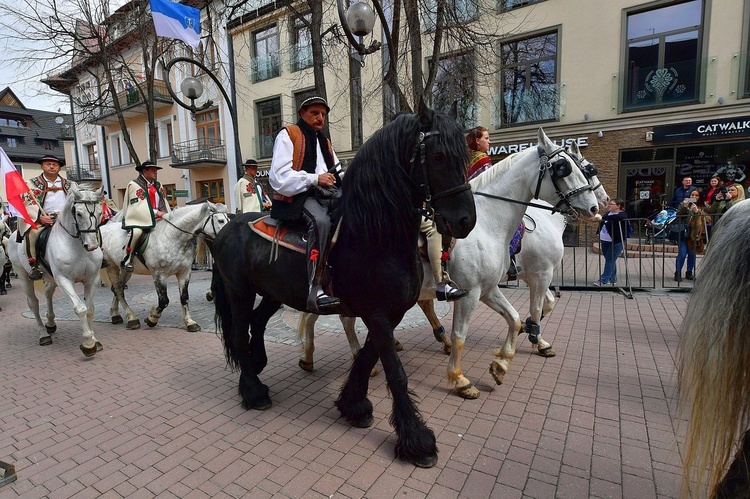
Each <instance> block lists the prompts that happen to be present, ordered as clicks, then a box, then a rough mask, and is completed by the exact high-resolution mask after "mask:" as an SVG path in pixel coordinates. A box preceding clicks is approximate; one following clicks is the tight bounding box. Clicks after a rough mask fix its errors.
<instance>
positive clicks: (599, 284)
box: [594, 279, 608, 287]
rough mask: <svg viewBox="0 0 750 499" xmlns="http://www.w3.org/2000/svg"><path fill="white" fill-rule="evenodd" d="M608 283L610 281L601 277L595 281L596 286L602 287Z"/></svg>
mask: <svg viewBox="0 0 750 499" xmlns="http://www.w3.org/2000/svg"><path fill="white" fill-rule="evenodd" d="M607 284H608V283H606V282H604V281H602V280H601V279H599V280H597V281H596V282H595V283H594V286H596V287H601V286H606V285H607Z"/></svg>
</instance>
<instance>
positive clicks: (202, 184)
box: [195, 178, 226, 203]
mask: <svg viewBox="0 0 750 499" xmlns="http://www.w3.org/2000/svg"><path fill="white" fill-rule="evenodd" d="M195 184H196V191H197V192H199V193H200V196H199V197H207V198H208V199H209V200H211V202H212V203H224V201H225V199H226V191H225V189H224V179H221V178H217V179H211V180H199V181H196V182H195ZM214 187H215V188H216V189H215V190H216V197H213V196H211V193H212V192H214Z"/></svg>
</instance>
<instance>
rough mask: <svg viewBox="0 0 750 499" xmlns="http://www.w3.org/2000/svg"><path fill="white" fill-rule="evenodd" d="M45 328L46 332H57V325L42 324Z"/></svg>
mask: <svg viewBox="0 0 750 499" xmlns="http://www.w3.org/2000/svg"><path fill="white" fill-rule="evenodd" d="M44 327H45V329H47V334H55V333H56V332H57V326H44Z"/></svg>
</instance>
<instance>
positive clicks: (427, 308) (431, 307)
mask: <svg viewBox="0 0 750 499" xmlns="http://www.w3.org/2000/svg"><path fill="white" fill-rule="evenodd" d="M417 305H419V308H421V309H422V312H424V315H425V317H427V321H428V322H429V323H430V326H432V334H433V335H435V339H436V340H437V341H438V343H442V344H443V352H444V353H445V354H446V355H449V354H450V353H451V339H450V337H449V336H448V333H446V332H445V328H444V327H443V325H442V324H440V319H438V317H437V315H435V300H419V301H418V302H417Z"/></svg>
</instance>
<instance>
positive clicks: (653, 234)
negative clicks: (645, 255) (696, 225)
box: [645, 208, 677, 244]
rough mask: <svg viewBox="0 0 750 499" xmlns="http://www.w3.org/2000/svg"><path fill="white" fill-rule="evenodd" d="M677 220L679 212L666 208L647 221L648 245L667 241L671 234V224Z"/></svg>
mask: <svg viewBox="0 0 750 499" xmlns="http://www.w3.org/2000/svg"><path fill="white" fill-rule="evenodd" d="M676 218H677V210H675V209H674V208H665V209H663V210H661V211H659V212H657V213H656V214H655V215H653V216H651V217H650V218H649V219H648V220H646V224H645V225H646V244H651V243H653V242H655V241H657V240H659V239H662V240H663V239H666V238H667V235H668V233H669V224H671V223H672V222H674V220H675V219H676Z"/></svg>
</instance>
